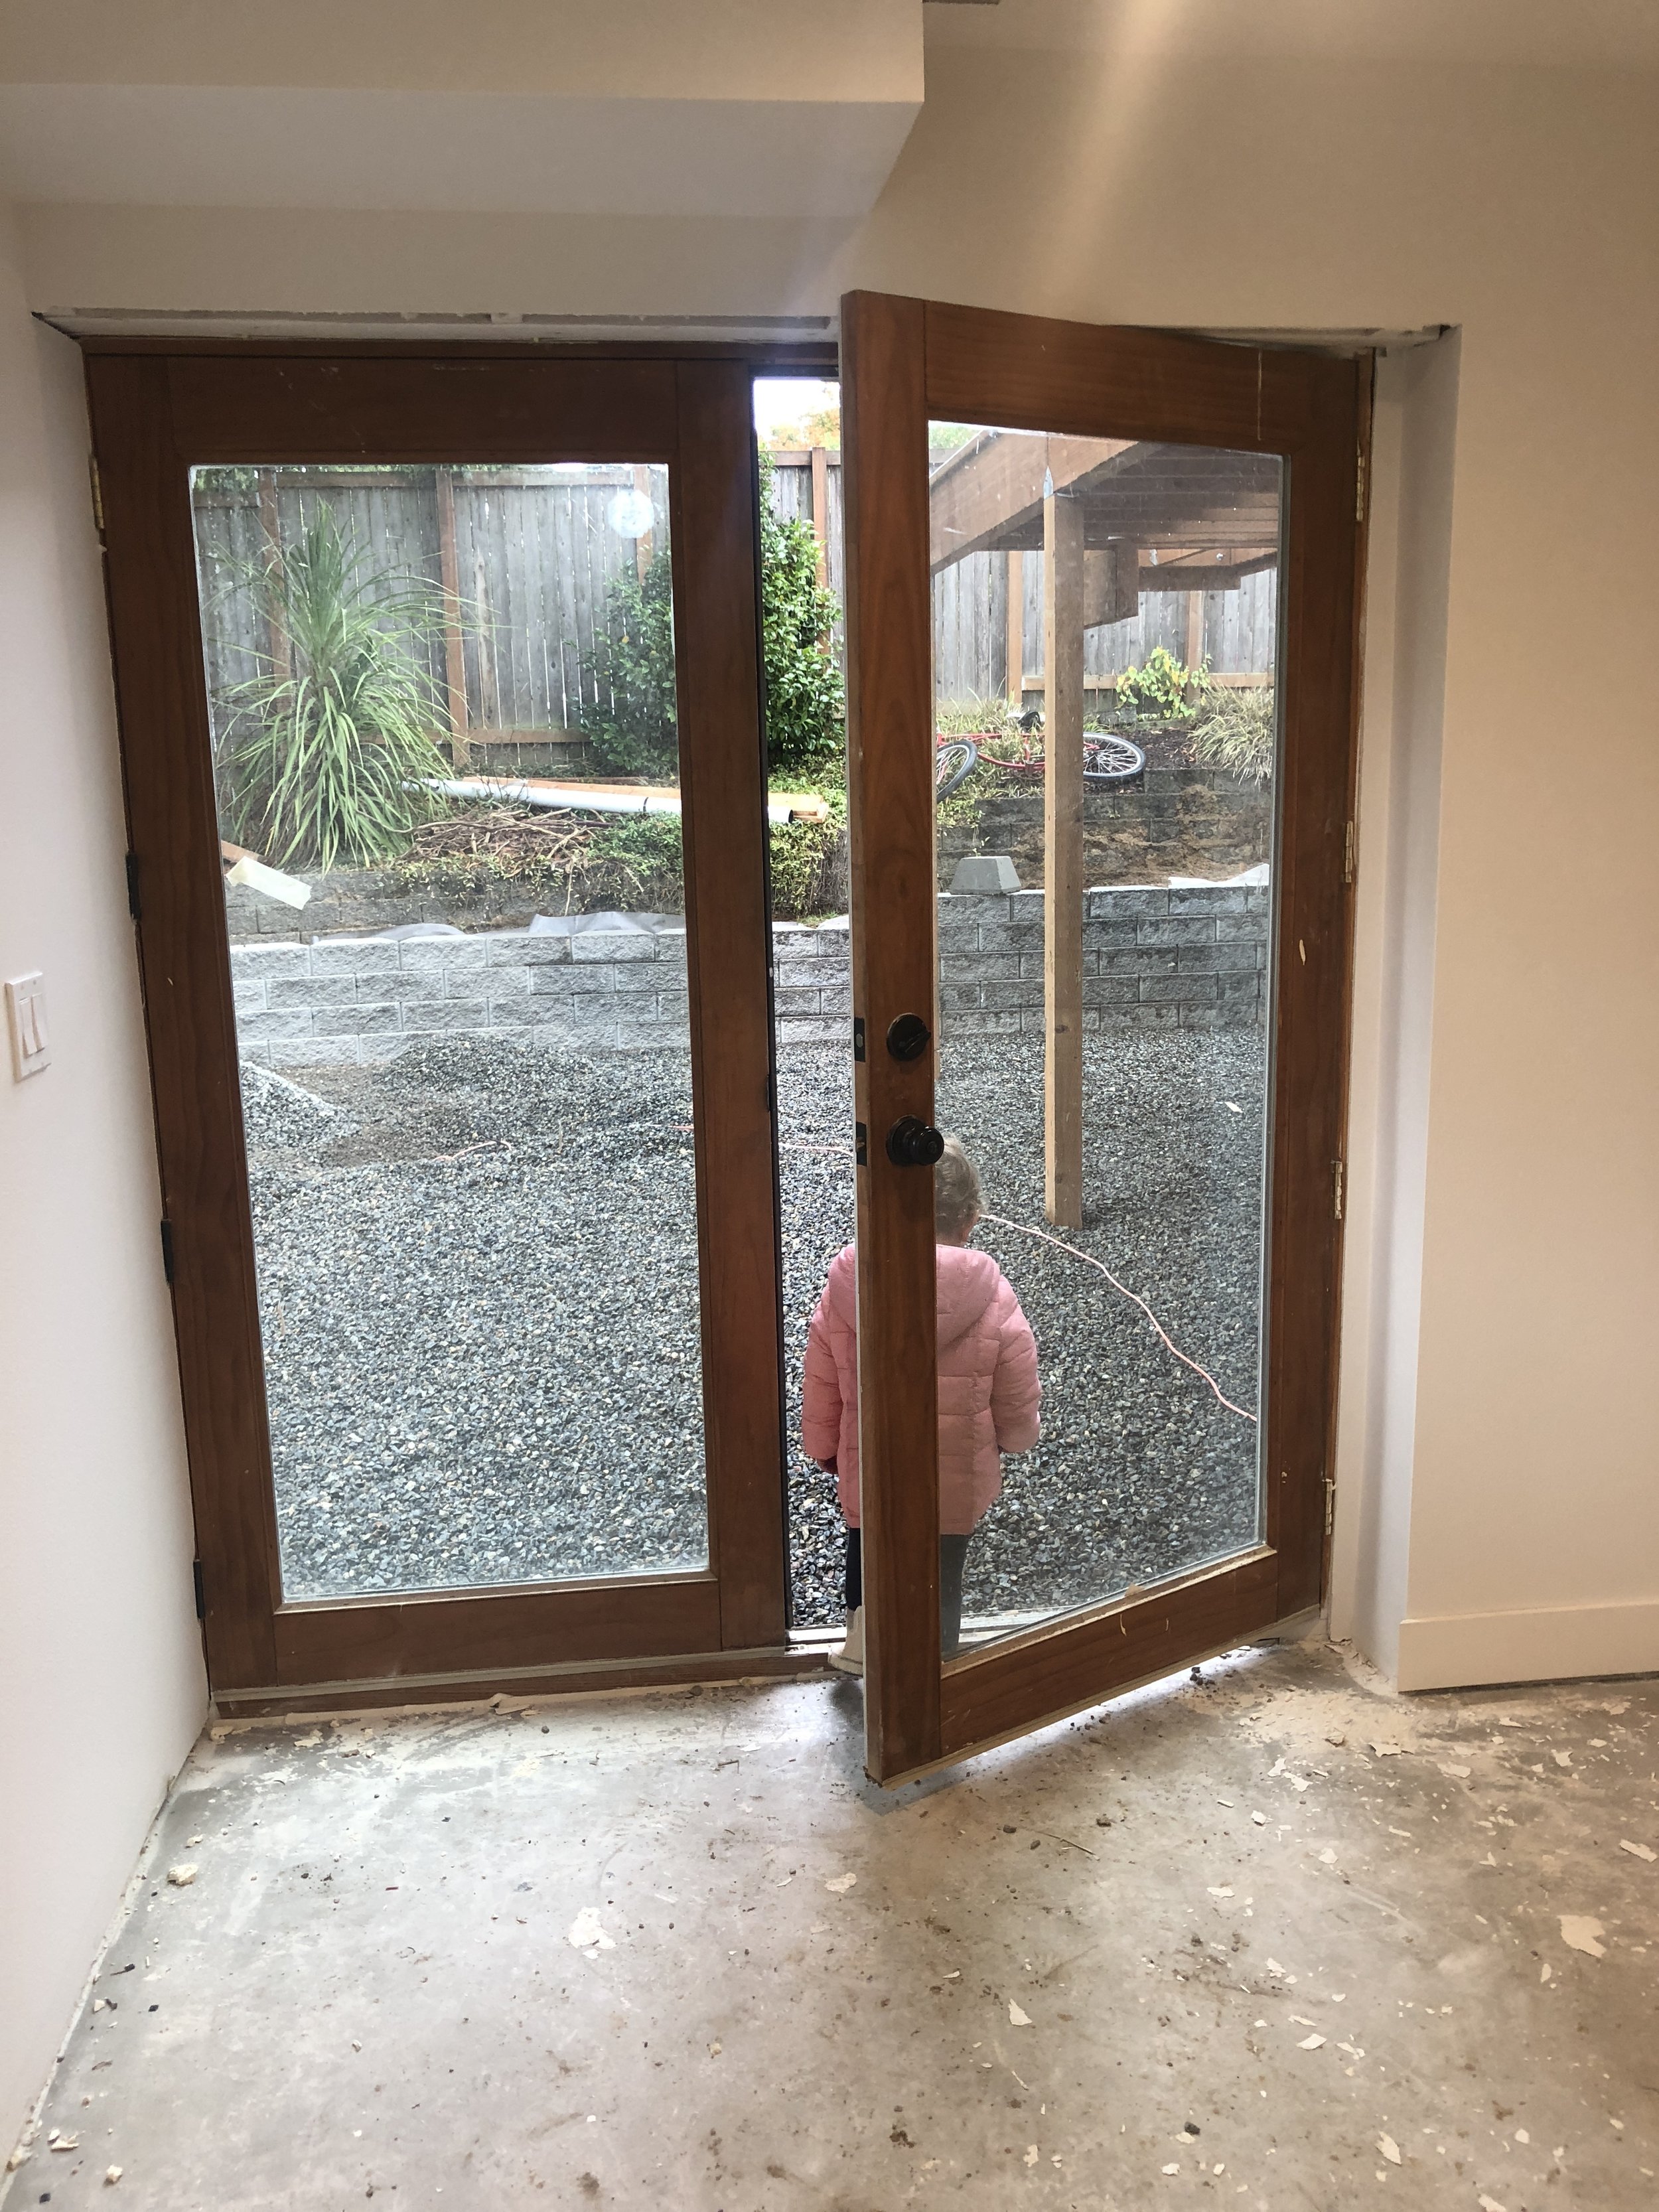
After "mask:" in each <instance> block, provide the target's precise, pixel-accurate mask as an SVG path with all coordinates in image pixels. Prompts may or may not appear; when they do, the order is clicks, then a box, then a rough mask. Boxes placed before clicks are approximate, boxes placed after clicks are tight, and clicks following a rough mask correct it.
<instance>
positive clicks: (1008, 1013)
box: [230, 884, 1271, 1067]
mask: <svg viewBox="0 0 1659 2212" xmlns="http://www.w3.org/2000/svg"><path fill="white" fill-rule="evenodd" d="M1270 926H1271V917H1270V914H1269V896H1268V893H1267V890H1265V889H1258V888H1255V886H1248V887H1247V886H1243V885H1236V884H1222V885H1218V886H1215V887H1213V888H1208V887H1206V888H1204V889H1195V890H1162V889H1158V888H1156V887H1153V886H1150V885H1149V886H1145V887H1143V886H1140V885H1132V886H1126V887H1114V888H1111V889H1109V890H1091V891H1090V892H1089V893H1088V895H1087V909H1086V913H1085V921H1084V928H1083V964H1084V977H1083V1001H1084V1017H1083V1018H1084V1026H1085V1029H1090V1030H1101V1029H1126V1028H1127V1029H1164V1028H1172V1027H1178V1028H1182V1029H1223V1028H1225V1029H1234V1028H1246V1027H1250V1026H1253V1025H1255V1024H1258V1023H1260V1022H1261V1021H1263V1020H1264V1019H1265V1018H1266V1011H1267V944H1268V931H1269V928H1270ZM773 941H774V952H775V991H776V1006H777V1027H778V1039H779V1042H780V1043H783V1044H791V1043H796V1044H799V1043H840V1042H842V1041H843V1040H844V1039H845V1038H846V1036H847V1035H848V1026H849V1024H850V1021H851V1018H852V1010H853V998H852V973H851V940H850V938H849V935H848V927H847V924H846V922H845V921H844V920H843V921H832V922H826V923H824V924H823V927H819V928H807V927H803V926H800V925H799V924H794V923H781V924H780V925H779V926H778V927H777V928H776V929H775V931H774V933H773ZM230 963H231V975H232V980H233V982H234V989H235V998H236V1024H237V1035H238V1039H239V1042H240V1048H241V1052H242V1055H243V1057H244V1058H245V1059H247V1060H259V1061H263V1062H264V1064H265V1065H266V1066H271V1067H315V1066H323V1065H325V1064H328V1063H330V1062H338V1061H350V1062H353V1063H357V1062H365V1061H373V1060H390V1059H392V1058H394V1057H395V1056H396V1055H397V1054H398V1053H400V1052H403V1051H404V1050H406V1049H407V1048H408V1047H409V1046H410V1045H411V1044H412V1043H414V1042H416V1041H417V1040H418V1039H420V1038H422V1037H429V1036H453V1035H457V1034H459V1035H465V1036H503V1037H510V1038H513V1039H514V1040H515V1041H517V1042H520V1043H527V1044H548V1045H566V1046H575V1047H577V1048H586V1049H594V1048H601V1047H602V1048H607V1049H610V1050H613V1051H614V1050H638V1049H641V1048H652V1047H663V1046H673V1045H680V1046H683V1045H684V1043H685V1042H686V1041H687V1037H688V1035H689V1002H688V999H687V992H686V971H685V933H684V930H683V929H674V930H662V931H659V932H658V933H655V934H653V935H646V934H644V933H633V932H623V931H617V932H610V931H597V930H596V931H591V932H587V933H584V934H582V935H580V936H576V937H558V936H542V935H532V934H531V933H530V932H528V931H527V930H501V931H496V932H492V933H487V934H484V933H481V934H479V935H477V936H472V937H445V938H413V939H387V938H379V939H368V940H366V941H355V942H347V941H343V940H341V939H323V940H322V941H320V942H319V943H317V944H313V945H299V944H271V943H262V942H257V941H256V942H253V943H250V944H240V945H232V946H231V948H230ZM939 1000H940V1011H941V1022H942V1026H943V1029H944V1032H945V1036H947V1037H949V1036H1006V1035H1014V1034H1018V1033H1019V1032H1021V1031H1033V1030H1035V1031H1040V1030H1041V1029H1042V892H1041V891H1016V892H1014V893H1012V895H1011V896H1007V897H991V898H982V897H981V898H965V897H955V898H953V897H951V896H949V895H946V896H944V897H942V898H941V899H940V901H939Z"/></svg>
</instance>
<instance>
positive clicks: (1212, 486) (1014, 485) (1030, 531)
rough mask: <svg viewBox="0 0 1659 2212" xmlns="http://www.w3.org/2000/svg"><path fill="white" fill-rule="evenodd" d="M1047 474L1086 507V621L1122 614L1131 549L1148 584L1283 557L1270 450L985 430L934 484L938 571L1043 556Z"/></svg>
mask: <svg viewBox="0 0 1659 2212" xmlns="http://www.w3.org/2000/svg"><path fill="white" fill-rule="evenodd" d="M1045 479H1049V480H1052V483H1053V486H1054V490H1055V491H1056V492H1057V493H1060V494H1062V495H1065V496H1066V497H1067V498H1071V499H1075V500H1077V501H1079V502H1080V503H1081V505H1082V507H1083V542H1084V547H1085V564H1086V566H1087V568H1089V569H1090V570H1091V571H1093V572H1095V574H1094V575H1093V576H1091V585H1094V586H1095V588H1093V589H1091V590H1089V591H1088V592H1087V597H1088V599H1089V600H1090V602H1091V604H1090V605H1089V606H1088V607H1087V610H1086V612H1085V622H1086V623H1088V625H1089V626H1090V627H1092V626H1094V624H1096V623H1099V622H1102V621H1110V620H1115V619H1118V618H1119V617H1117V616H1116V615H1114V614H1111V613H1109V612H1103V611H1101V610H1102V609H1103V607H1106V606H1109V605H1118V606H1121V605H1123V603H1124V593H1125V592H1126V590H1127V577H1125V576H1124V575H1123V571H1124V570H1125V569H1127V568H1128V566H1129V561H1128V555H1129V550H1130V548H1132V547H1133V549H1134V571H1135V576H1134V580H1135V582H1136V585H1137V586H1138V588H1139V591H1142V592H1194V591H1205V592H1219V591H1229V590H1231V589H1233V588H1234V587H1235V586H1237V585H1238V584H1239V583H1240V582H1242V581H1243V579H1244V578H1245V577H1246V576H1248V575H1250V574H1253V573H1254V572H1255V570H1257V569H1260V568H1271V567H1272V566H1273V563H1274V562H1276V561H1277V560H1278V558H1279V461H1278V459H1277V458H1276V457H1275V456H1274V455H1273V454H1269V453H1223V452H1218V451H1212V450H1209V449H1207V448H1204V447H1192V446H1165V445H1156V444H1152V443H1150V442H1148V441H1145V440H1131V439H1123V440H1115V439H1100V438H1066V437H1059V436H1050V435H1044V434H1042V433H1036V434H1033V433H1031V432H1029V431H1018V430H1015V431H1006V430H992V429H987V430H981V431H980V432H979V433H978V434H977V435H975V437H974V438H972V439H971V440H970V441H969V443H968V444H967V445H965V446H963V447H961V448H960V449H959V450H958V451H957V452H956V453H951V455H949V456H948V457H947V459H945V460H944V461H943V462H941V463H940V465H939V467H938V468H936V469H935V470H934V471H933V475H932V477H931V479H930V481H929V487H928V508H929V535H930V545H929V555H930V559H931V562H932V565H933V571H934V573H935V574H937V573H938V571H939V569H941V568H949V567H950V566H951V564H952V563H953V562H957V561H960V560H962V559H963V558H964V557H965V556H967V555H968V554H969V553H990V552H1008V553H1015V552H1019V553H1034V552H1040V551H1041V550H1042V501H1043V491H1044V484H1045ZM1091 556H1092V557H1091ZM1108 575H1110V576H1111V577H1113V578H1114V579H1121V582H1116V583H1115V584H1112V585H1109V584H1108V583H1107V581H1106V578H1107V576H1108ZM1095 577H1098V578H1099V579H1100V581H1099V583H1098V584H1097V585H1096V584H1095ZM1131 611H1132V610H1131Z"/></svg>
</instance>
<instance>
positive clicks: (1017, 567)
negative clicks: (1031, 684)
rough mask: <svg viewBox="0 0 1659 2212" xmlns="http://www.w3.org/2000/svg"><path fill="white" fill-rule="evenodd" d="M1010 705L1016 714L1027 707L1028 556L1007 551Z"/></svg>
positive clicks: (1008, 691)
mask: <svg viewBox="0 0 1659 2212" xmlns="http://www.w3.org/2000/svg"><path fill="white" fill-rule="evenodd" d="M1003 557H1004V558H1005V559H1006V562H1007V563H1008V682H1007V686H1006V689H1007V693H1008V704H1009V705H1010V706H1011V707H1012V708H1013V710H1014V712H1015V714H1020V713H1022V712H1023V711H1024V706H1025V556H1024V554H1023V553H1008V554H1005V556H1003Z"/></svg>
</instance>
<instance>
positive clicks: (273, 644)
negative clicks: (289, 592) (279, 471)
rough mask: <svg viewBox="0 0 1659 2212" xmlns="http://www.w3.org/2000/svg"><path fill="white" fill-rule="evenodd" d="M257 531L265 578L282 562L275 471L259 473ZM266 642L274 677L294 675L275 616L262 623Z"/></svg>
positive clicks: (285, 638)
mask: <svg viewBox="0 0 1659 2212" xmlns="http://www.w3.org/2000/svg"><path fill="white" fill-rule="evenodd" d="M259 529H260V532H261V533H262V535H263V537H264V564H265V570H266V573H267V574H269V573H270V571H271V570H272V569H273V568H277V567H279V566H280V564H281V562H282V558H283V524H282V515H281V512H280V510H279V509H278V507H277V504H276V470H275V469H261V470H260V471H259ZM265 633H266V642H267V644H268V647H269V648H270V666H271V672H272V674H273V675H276V676H281V677H284V678H286V677H289V676H292V675H293V673H294V652H293V648H292V647H291V646H290V644H289V635H288V632H287V631H286V630H285V629H283V625H282V623H280V622H278V621H277V620H276V617H275V615H274V614H273V615H269V616H267V617H266V621H265Z"/></svg>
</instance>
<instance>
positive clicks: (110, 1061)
mask: <svg viewBox="0 0 1659 2212" xmlns="http://www.w3.org/2000/svg"><path fill="white" fill-rule="evenodd" d="M87 450H88V438H87V428H86V417H85V410H84V407H83V404H82V387H81V362H80V355H79V351H78V349H76V347H75V346H73V345H72V344H70V343H69V342H68V341H67V340H66V339H64V338H61V337H58V336H57V335H56V334H55V333H53V332H51V331H42V330H40V328H39V327H38V326H37V325H33V324H32V323H31V322H30V320H29V319H28V316H27V311H26V309H25V307H24V305H23V301H22V298H21V291H20V288H19V284H18V281H17V276H16V271H15V265H14V255H13V240H12V236H11V222H10V214H9V210H0V974H3V975H18V974H20V973H22V972H25V971H27V970H28V969H36V968H39V969H43V970H44V972H45V975H46V988H47V994H48V1008H49V1014H50V1018H51V1024H52V1064H51V1066H49V1067H47V1068H46V1069H45V1070H44V1071H42V1072H41V1073H39V1074H37V1075H33V1076H31V1077H30V1078H29V1079H27V1081H26V1082H23V1083H15V1082H14V1081H13V1080H12V1079H11V1066H10V1060H9V1054H8V1056H7V1059H6V1060H5V1063H4V1065H3V1066H0V1247H3V1268H0V1407H3V1408H4V1416H3V1422H0V1531H3V1534H0V1805H3V1807H4V1808H5V1810H4V1814H3V1816H0V1986H3V1990H4V1996H3V2000H0V2148H9V2147H10V2144H11V2142H13V2140H14V2139H15V2134H16V2131H17V2128H18V2126H19V2124H21V2120H22V2118H23V2117H24V2114H25V2112H26V2109H27V2105H28V2103H29V2101H30V2100H32V2099H33V2096H34V2094H35V2093H36V2092H37V2091H38V2090H39V2088H40V2085H41V2083H42V2081H44V2080H45V2078H46V2073H47V2070H48V2069H49V2067H50V2065H51V2062H52V2054H53V2052H54V2051H55V2050H56V2048H57V2046H58V2041H59V2039H61V2037H62V2035H63V2033H64V2029H65V2028H66V2027H67V2026H68V2025H69V2021H70V2012H71V2009H72V2008H73V2006H74V2003H75V2000H76V1994H77V1992H78V1991H79V1990H80V1987H81V1984H82V1980H83V1978H84V1977H85V1974H86V1972H87V1967H88V1962H89V1961H90V1960H91V1958H92V1955H93V1953H94V1950H95V1948H96V1947H97V1945H98V1942H99V1941H100V1938H101V1936H102V1935H103V1933H104V1930H105V1928H106V1924H107V1923H108V1921H109V1918H110V1917H111V1915H112V1912H113V1911H114V1909H115V1907H116V1905H117V1903H118V1899H119V1898H120V1895H121V1893H122V1889H123V1887H124V1886H125V1882H126V1881H127V1878H128V1876H129V1875H130V1874H131V1870H132V1864H133V1861H134V1859H135V1858H136V1857H137V1852H138V1849H139V1845H140V1844H141V1843H142V1841H143V1836H144V1832H145V1830H146V1828H147V1827H148V1826H149V1820H150V1818H151V1815H152V1814H154V1812H155V1808H156V1806H157V1805H158V1804H159V1802H160V1801H161V1795H162V1792H163V1790H165V1788H166V1786H167V1780H168V1778H169V1777H170V1776H171V1775H172V1774H173V1772H175V1771H176V1770H177V1769H178V1767H179V1765H180V1764H181V1762H182V1760H183V1759H184V1757H185V1753H186V1752H187V1751H188V1749H189V1747H190V1745H191V1741H192V1740H193V1738H194V1736H195V1735H196V1733H197V1729H198V1728H199V1726H200V1724H201V1721H202V1718H203V1716H204V1711H205V1693H204V1683H203V1675H202V1666H201V1656H200V1644H199V1639H198V1637H197V1625H196V1620H195V1607H194V1604H193V1601H192V1596H191V1567H190V1562H191V1553H192V1551H193V1548H194V1547H193V1544H192V1541H191V1522H190V1512H189V1504H188V1498H187V1494H186V1487H185V1468H184V1448H183V1440H182V1432H181V1427H180V1421H179V1401H178V1385H177V1371H176V1368H175V1365H174V1360H173V1334H172V1323H171V1316H170V1313H169V1310H168V1306H167V1291H166V1286H165V1285H164V1283H163V1281H162V1278H161V1264H160V1253H159V1246H158V1242H157V1231H156V1220H157V1216H158V1212H159V1206H158V1200H157V1190H156V1172H155V1144H154V1139H153V1133H152V1127H151V1121H150V1104H149V1077H148V1074H147V1072H146V1067H145V1061H144V1049H143V1033H142V1030H141V1026H140V1020H139V1001H138V978H137V963H136V960H135V957H134V950H133V941H132V929H131V923H130V922H129V921H128V919H127V913H126V894H125V881H124V875H123V858H122V856H123V854H124V852H125V842H126V841H125V836H124V834H123V829H122V816H121V793H120V784H119V780H118V765H117V758H116V748H115V732H114V723H113V712H112V699H111V692H110V680H109V664H108V649H107V642H106V631H105V626H104V609H103V590H102V581H101V578H100V567H99V557H98V549H97V544H96V541H95V539H94V535H93V530H92V522H91V508H90V501H89V496H88V484H87V473H86V469H87V459H86V457H87Z"/></svg>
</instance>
